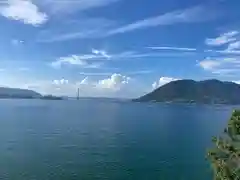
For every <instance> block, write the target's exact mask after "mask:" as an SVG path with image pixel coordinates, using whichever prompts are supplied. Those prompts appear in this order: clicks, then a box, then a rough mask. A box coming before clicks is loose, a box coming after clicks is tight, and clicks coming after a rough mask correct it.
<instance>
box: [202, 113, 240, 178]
mask: <svg viewBox="0 0 240 180" xmlns="http://www.w3.org/2000/svg"><path fill="white" fill-rule="evenodd" d="M224 133H225V134H224V137H218V138H217V137H214V138H213V142H214V143H215V145H216V147H215V148H213V149H211V150H209V151H208V154H207V157H208V159H209V160H210V162H211V165H212V167H213V170H214V179H215V180H240V110H235V111H233V113H232V116H231V118H230V120H229V122H228V126H227V128H226V129H225V131H224Z"/></svg>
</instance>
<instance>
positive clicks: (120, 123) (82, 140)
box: [0, 99, 233, 180]
mask: <svg viewBox="0 0 240 180" xmlns="http://www.w3.org/2000/svg"><path fill="white" fill-rule="evenodd" d="M232 109H233V107H229V106H203V105H202V106H200V105H198V106H197V105H195V106H190V105H166V104H165V105H164V104H149V103H131V102H117V101H115V102H111V101H104V100H101V101H100V100H87V99H85V100H80V101H41V100H1V101H0V179H1V180H4V179H6V180H95V179H96V180H98V179H99V180H100V179H101V180H102V179H103V180H161V179H162V180H203V179H204V180H207V179H211V169H210V165H209V163H208V162H207V161H206V160H205V153H206V149H207V148H208V147H211V145H212V144H211V137H212V136H214V135H218V134H220V133H221V132H222V131H223V129H224V127H225V125H226V123H227V119H228V118H229V116H230V114H231V111H232Z"/></svg>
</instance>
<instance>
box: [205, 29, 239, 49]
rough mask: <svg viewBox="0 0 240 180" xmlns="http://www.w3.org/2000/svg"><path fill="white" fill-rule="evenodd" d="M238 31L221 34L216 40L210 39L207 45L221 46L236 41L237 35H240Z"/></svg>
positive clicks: (207, 40)
mask: <svg viewBox="0 0 240 180" xmlns="http://www.w3.org/2000/svg"><path fill="white" fill-rule="evenodd" d="M238 34H239V32H238V31H229V32H227V33H224V34H221V35H220V36H218V37H216V38H208V39H206V41H205V43H206V44H207V45H209V46H221V45H224V44H227V43H230V42H233V41H235V40H236V35H238Z"/></svg>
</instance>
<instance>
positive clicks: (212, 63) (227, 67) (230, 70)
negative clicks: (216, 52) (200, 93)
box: [198, 57, 240, 75]
mask: <svg viewBox="0 0 240 180" xmlns="http://www.w3.org/2000/svg"><path fill="white" fill-rule="evenodd" d="M198 65H199V66H200V67H201V68H203V69H204V70H206V71H208V72H211V73H213V74H218V75H227V74H235V75H236V74H239V73H240V71H239V69H240V57H232V58H226V57H222V58H221V57H219V58H206V59H204V60H202V61H199V62H198Z"/></svg>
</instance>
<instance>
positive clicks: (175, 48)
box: [147, 46, 197, 51]
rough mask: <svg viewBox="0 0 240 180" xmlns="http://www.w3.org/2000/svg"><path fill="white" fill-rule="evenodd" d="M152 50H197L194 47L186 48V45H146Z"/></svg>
mask: <svg viewBox="0 0 240 180" xmlns="http://www.w3.org/2000/svg"><path fill="white" fill-rule="evenodd" d="M147 48H149V49H153V50H174V51H197V49H196V48H186V47H168V46H157V47H147Z"/></svg>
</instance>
